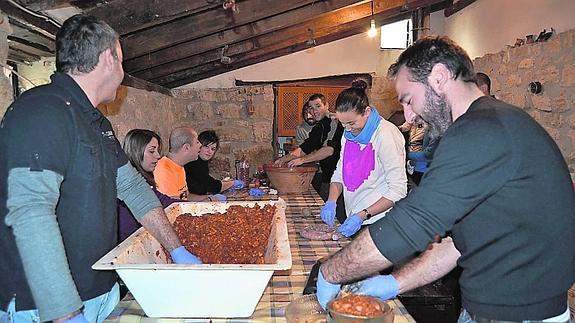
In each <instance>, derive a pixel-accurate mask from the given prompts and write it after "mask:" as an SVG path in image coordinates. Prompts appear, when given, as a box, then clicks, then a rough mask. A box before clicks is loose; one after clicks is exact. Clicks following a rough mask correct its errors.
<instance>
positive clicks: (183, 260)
mask: <svg viewBox="0 0 575 323" xmlns="http://www.w3.org/2000/svg"><path fill="white" fill-rule="evenodd" d="M170 256H172V260H173V261H174V263H176V264H190V265H199V264H201V263H202V261H201V260H200V258H198V257H196V256H194V255H192V254H191V253H190V252H189V251H188V250H187V249H186V247H184V246H179V247H177V248H176V249H174V250H172V251H170Z"/></svg>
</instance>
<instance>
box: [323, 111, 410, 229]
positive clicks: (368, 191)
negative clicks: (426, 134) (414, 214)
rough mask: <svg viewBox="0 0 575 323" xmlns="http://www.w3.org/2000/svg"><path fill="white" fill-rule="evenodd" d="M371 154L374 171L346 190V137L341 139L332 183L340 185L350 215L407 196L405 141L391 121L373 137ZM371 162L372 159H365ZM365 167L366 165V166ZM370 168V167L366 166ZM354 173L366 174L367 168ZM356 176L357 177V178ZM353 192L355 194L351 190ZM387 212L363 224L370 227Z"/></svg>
mask: <svg viewBox="0 0 575 323" xmlns="http://www.w3.org/2000/svg"><path fill="white" fill-rule="evenodd" d="M370 142H371V148H372V152H369V151H367V152H364V154H370V153H373V154H374V169H373V170H372V171H371V172H370V173H369V174H365V175H364V176H362V177H366V178H364V179H363V182H362V183H361V184H360V185H359V187H357V188H356V189H355V190H353V189H351V190H350V188H348V187H346V185H345V184H344V179H343V163H344V160H345V158H346V144H347V139H345V136H342V138H341V153H340V158H339V161H338V163H337V167H336V170H335V172H334V174H333V176H332V178H331V182H332V183H333V182H337V183H341V184H342V186H343V197H344V200H345V211H346V213H347V215H348V216H351V215H352V214H354V213H357V212H360V211H361V210H363V209H366V208H368V207H370V206H371V205H372V204H374V203H375V202H376V201H377V200H379V199H380V198H381V197H385V198H386V199H388V200H391V201H393V202H397V201H399V200H401V199H402V198H404V197H405V196H406V194H407V175H406V172H405V140H404V138H403V135H402V134H401V132H400V131H399V130H398V129H397V127H396V126H395V125H394V124H392V123H391V122H389V121H387V120H385V119H381V122H380V123H379V125H378V127H377V128H376V130H375V132H374V134H373V136H372V137H371V141H370ZM360 149H362V150H365V149H369V147H368V145H361V144H360ZM366 159H369V158H366ZM364 165H367V163H366V164H364ZM366 167H367V166H366ZM354 172H360V173H361V172H365V173H367V171H366V169H361V168H360V169H356V170H355V171H354ZM356 176H357V175H356ZM352 190H353V191H352ZM385 213H387V211H385V212H382V213H380V214H377V215H374V216H373V217H372V218H370V219H368V220H366V221H364V222H363V224H370V223H373V222H375V221H377V220H378V219H379V218H381V217H383V216H384V215H385Z"/></svg>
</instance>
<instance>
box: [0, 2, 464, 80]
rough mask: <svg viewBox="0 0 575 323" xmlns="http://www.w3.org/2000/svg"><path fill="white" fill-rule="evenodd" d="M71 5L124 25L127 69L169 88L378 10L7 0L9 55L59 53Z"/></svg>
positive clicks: (338, 32)
mask: <svg viewBox="0 0 575 323" xmlns="http://www.w3.org/2000/svg"><path fill="white" fill-rule="evenodd" d="M226 5H229V7H234V9H235V10H234V9H232V8H230V9H225V8H224V7H225V6H226ZM456 5H457V2H455V4H454V3H453V1H452V0H373V17H374V18H375V19H376V22H377V24H378V25H381V24H383V23H388V22H393V21H397V20H400V19H403V18H406V17H409V15H410V14H411V13H412V12H413V11H415V10H418V9H420V8H426V9H427V10H429V12H433V11H437V10H441V9H448V10H450V13H452V12H453V11H454V10H457V9H458V8H457V7H456ZM70 7H73V9H75V10H76V11H79V12H85V13H88V14H92V15H94V16H96V17H98V18H100V19H102V20H104V21H106V22H108V23H109V24H110V25H111V26H112V27H113V28H114V29H115V30H116V31H118V33H120V35H121V42H122V46H123V50H124V69H125V71H126V73H128V74H130V75H131V76H133V77H135V78H138V79H142V80H145V81H147V82H151V83H154V84H157V85H161V86H163V87H167V88H174V87H177V86H181V85H184V84H188V83H191V82H195V81H198V80H202V79H205V78H208V77H211V76H215V75H218V74H221V73H225V72H229V71H231V70H234V69H238V68H241V67H245V66H249V65H252V64H256V63H260V62H263V61H266V60H269V59H272V58H276V57H280V56H283V55H288V54H291V53H294V52H297V51H301V50H305V49H307V48H309V47H310V46H317V45H321V44H325V43H329V42H331V41H335V40H338V39H341V38H344V37H349V36H352V35H355V34H359V33H363V32H365V31H366V30H367V28H368V26H369V21H370V19H371V17H372V11H371V8H372V2H371V1H352V0H323V1H322V0H235V1H234V0H195V1H182V0H2V1H0V10H1V11H3V12H4V13H5V14H7V15H8V16H9V20H10V24H11V26H12V29H13V33H12V34H11V35H10V36H9V38H8V40H9V46H10V51H9V60H11V61H14V62H30V61H35V60H38V59H39V58H40V57H42V56H53V55H54V35H55V33H56V32H57V30H58V22H55V21H56V20H57V17H55V16H54V12H58V11H59V10H64V9H70ZM52 17H53V18H52ZM350 50H351V49H350Z"/></svg>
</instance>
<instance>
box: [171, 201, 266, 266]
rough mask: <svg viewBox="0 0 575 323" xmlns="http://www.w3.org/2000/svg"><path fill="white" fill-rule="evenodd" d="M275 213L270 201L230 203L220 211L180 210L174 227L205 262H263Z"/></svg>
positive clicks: (188, 247)
mask: <svg viewBox="0 0 575 323" xmlns="http://www.w3.org/2000/svg"><path fill="white" fill-rule="evenodd" d="M275 213H276V207H275V206H273V205H265V206H264V207H263V208H260V206H259V205H257V204H256V205H255V206H254V207H253V208H250V207H243V206H239V205H232V206H230V207H229V208H228V210H227V212H226V213H224V214H220V213H215V214H204V215H202V216H191V215H190V214H188V213H184V214H181V215H179V216H178V217H177V218H176V221H174V229H175V231H176V233H177V235H178V237H179V238H180V240H181V241H182V243H183V244H184V246H185V247H186V248H187V249H188V250H189V251H190V252H191V253H193V254H194V255H196V256H198V257H200V259H201V260H202V262H203V263H205V264H263V263H265V261H264V255H265V252H266V248H267V245H268V240H269V236H270V231H271V225H272V219H273V216H274V214H275Z"/></svg>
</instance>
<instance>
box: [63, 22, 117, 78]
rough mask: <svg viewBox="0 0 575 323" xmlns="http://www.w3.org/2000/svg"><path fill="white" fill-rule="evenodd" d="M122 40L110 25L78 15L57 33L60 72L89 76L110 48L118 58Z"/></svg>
mask: <svg viewBox="0 0 575 323" xmlns="http://www.w3.org/2000/svg"><path fill="white" fill-rule="evenodd" d="M118 39H119V35H118V33H117V32H116V31H114V29H112V27H110V26H109V25H108V24H107V23H105V22H103V21H101V20H98V19H97V18H96V17H94V16H88V15H83V14H77V15H74V16H72V17H70V18H68V19H67V20H66V21H65V22H64V24H62V27H61V28H60V30H59V31H58V33H57V34H56V70H57V71H58V72H64V73H68V74H78V73H89V72H91V71H92V70H94V68H95V67H96V65H98V62H99V57H100V54H101V53H102V52H103V51H105V50H106V49H111V50H112V55H113V56H114V57H115V58H117V57H118V53H117V52H116V41H118Z"/></svg>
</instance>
